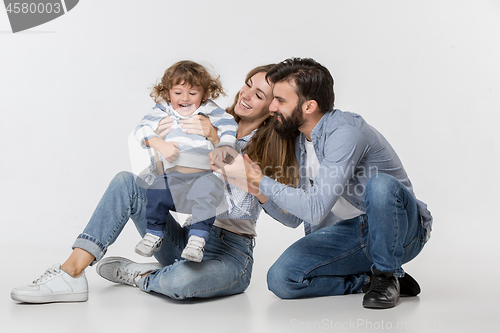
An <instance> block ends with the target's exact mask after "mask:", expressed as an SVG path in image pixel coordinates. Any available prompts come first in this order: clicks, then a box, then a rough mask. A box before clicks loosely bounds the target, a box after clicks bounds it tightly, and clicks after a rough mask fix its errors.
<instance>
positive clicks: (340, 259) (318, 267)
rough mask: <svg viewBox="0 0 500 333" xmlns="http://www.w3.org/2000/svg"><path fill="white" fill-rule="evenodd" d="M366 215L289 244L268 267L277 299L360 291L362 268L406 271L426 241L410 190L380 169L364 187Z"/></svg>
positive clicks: (363, 276)
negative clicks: (380, 171) (408, 264)
mask: <svg viewBox="0 0 500 333" xmlns="http://www.w3.org/2000/svg"><path fill="white" fill-rule="evenodd" d="M365 206H366V214H363V215H361V216H358V217H356V218H353V219H350V220H346V221H342V222H339V223H337V224H334V225H331V226H328V227H325V228H323V229H320V230H318V231H316V232H313V233H311V234H309V235H307V236H305V237H303V238H301V239H299V240H298V241H297V242H295V243H294V244H292V245H291V246H290V247H289V248H288V249H287V250H285V252H283V254H282V255H281V256H280V257H279V258H278V260H277V261H276V262H275V263H274V264H273V266H272V267H271V268H270V269H269V271H268V274H267V283H268V287H269V290H271V291H272V292H273V293H274V294H276V295H277V296H278V297H280V298H299V297H314V296H332V295H344V294H354V293H359V292H361V290H362V288H363V286H364V285H365V284H366V283H367V282H368V281H369V277H368V275H367V274H366V272H369V271H370V270H371V269H372V267H373V266H375V267H376V268H377V269H378V270H380V271H385V272H393V274H394V276H397V277H401V276H404V271H403V269H402V268H401V266H402V265H403V264H404V263H406V262H408V261H410V260H412V259H413V258H414V257H415V256H416V255H417V254H418V253H420V251H421V250H422V248H423V246H424V244H425V242H426V230H425V229H424V228H423V227H422V225H421V223H420V215H419V213H418V209H417V203H416V201H415V198H414V197H413V195H412V194H411V193H410V191H408V189H407V188H406V187H404V185H403V184H401V183H400V182H399V181H398V180H397V179H396V178H394V177H392V176H389V175H386V174H379V175H377V176H374V177H372V178H370V180H369V182H368V184H367V186H366V189H365Z"/></svg>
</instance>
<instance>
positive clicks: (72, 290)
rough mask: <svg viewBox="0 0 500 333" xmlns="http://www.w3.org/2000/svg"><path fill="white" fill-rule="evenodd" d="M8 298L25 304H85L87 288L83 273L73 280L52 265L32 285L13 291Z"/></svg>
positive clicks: (56, 266) (57, 266)
mask: <svg viewBox="0 0 500 333" xmlns="http://www.w3.org/2000/svg"><path fill="white" fill-rule="evenodd" d="M10 297H11V298H12V299H13V300H14V301H19V302H26V303H53V302H85V301H86V300H88V298H89V287H88V283H87V278H86V277H85V272H82V274H80V276H79V277H76V278H74V277H72V276H71V275H69V274H68V273H66V272H65V271H63V270H62V269H61V265H60V264H54V265H53V266H52V267H51V268H49V269H47V271H45V273H43V275H42V276H40V277H39V278H38V279H37V280H35V281H33V283H30V284H28V285H27V286H24V287H20V288H15V289H13V290H12V292H11V294H10Z"/></svg>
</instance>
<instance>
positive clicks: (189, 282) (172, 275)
mask: <svg viewBox="0 0 500 333" xmlns="http://www.w3.org/2000/svg"><path fill="white" fill-rule="evenodd" d="M147 187H148V184H147V183H146V182H144V181H143V180H142V179H140V178H138V177H136V176H134V175H133V174H131V173H129V172H121V173H119V174H117V175H116V176H115V177H114V178H113V180H112V181H111V183H110V184H109V186H108V188H107V190H106V192H105V193H104V195H103V196H102V198H101V200H100V202H99V204H98V205H97V208H96V209H95V211H94V214H93V215H92V217H91V219H90V221H89V223H88V224H87V226H86V228H85V230H84V231H83V233H82V234H80V235H79V236H78V238H77V240H76V241H75V243H74V245H73V248H81V249H83V250H85V251H87V252H89V253H91V254H92V255H93V256H94V257H95V258H96V260H95V261H94V262H93V263H92V264H94V263H95V262H97V261H99V260H101V259H102V257H103V256H104V255H105V253H106V250H107V248H108V247H109V246H110V245H112V244H113V243H114V242H115V240H116V239H117V237H118V236H119V235H120V232H121V231H122V230H123V227H124V226H125V224H126V223H127V222H128V221H129V219H132V221H133V222H134V224H135V226H136V228H137V230H138V231H139V233H140V234H141V236H144V234H145V230H146V225H147V221H146V217H145V214H146V201H147V200H146V189H147ZM188 233H189V227H186V228H182V227H181V226H180V225H179V224H178V223H177V221H176V220H175V219H174V218H173V217H172V216H171V215H169V216H168V221H167V225H166V230H165V237H164V239H163V245H162V247H161V250H160V251H159V252H156V253H155V258H156V259H157V260H158V262H160V263H161V264H162V265H164V266H165V267H163V269H161V270H158V271H155V272H153V273H151V274H149V275H148V276H147V277H146V278H144V279H141V280H140V281H139V286H140V288H141V289H142V290H143V291H147V292H150V291H154V292H157V293H161V294H164V295H167V296H169V297H171V298H175V299H184V298H190V297H199V298H208V297H216V296H226V295H233V294H238V293H241V292H243V291H245V289H246V288H247V287H248V285H249V284H250V277H251V273H252V266H253V241H252V240H251V239H249V238H246V237H244V236H241V235H238V234H235V233H232V232H230V231H227V230H224V229H221V228H218V227H215V226H214V227H212V229H211V231H210V238H209V240H208V242H207V244H206V246H205V255H204V257H203V261H202V262H201V263H195V262H191V261H186V260H182V259H181V256H180V255H181V253H182V250H183V249H184V247H185V245H186V243H187V238H188Z"/></svg>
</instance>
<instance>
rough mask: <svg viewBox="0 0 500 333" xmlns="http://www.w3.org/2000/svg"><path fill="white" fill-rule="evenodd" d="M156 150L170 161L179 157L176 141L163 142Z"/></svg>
mask: <svg viewBox="0 0 500 333" xmlns="http://www.w3.org/2000/svg"><path fill="white" fill-rule="evenodd" d="M158 151H159V152H160V154H161V156H163V158H164V159H166V160H167V161H168V162H169V163H172V162H174V161H175V160H176V159H177V157H179V144H178V143H177V142H163V143H162V144H160V146H159V147H158Z"/></svg>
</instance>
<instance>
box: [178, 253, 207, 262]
mask: <svg viewBox="0 0 500 333" xmlns="http://www.w3.org/2000/svg"><path fill="white" fill-rule="evenodd" d="M181 258H183V259H186V260H189V261H192V262H201V261H202V260H203V258H199V259H198V258H197V257H191V256H188V255H184V254H181Z"/></svg>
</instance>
